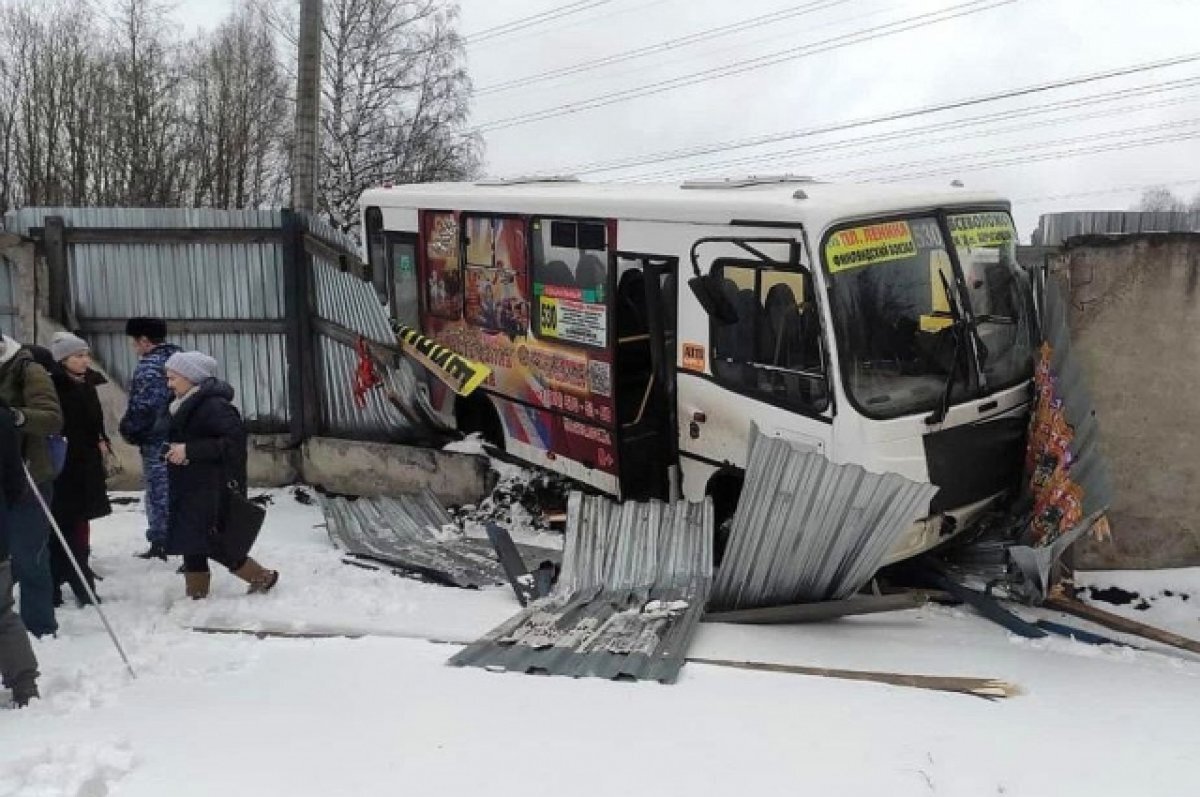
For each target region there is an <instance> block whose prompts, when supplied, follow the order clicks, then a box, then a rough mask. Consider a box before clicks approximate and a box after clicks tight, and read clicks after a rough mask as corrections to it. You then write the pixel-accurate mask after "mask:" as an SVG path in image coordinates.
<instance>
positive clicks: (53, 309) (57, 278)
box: [42, 216, 79, 330]
mask: <svg viewBox="0 0 1200 797" xmlns="http://www.w3.org/2000/svg"><path fill="white" fill-rule="evenodd" d="M42 245H43V246H44V247H45V248H46V270H47V276H48V282H49V285H47V290H46V293H47V296H48V298H49V304H50V307H49V312H50V318H51V319H52V320H54V321H57V322H58V323H60V324H62V325H63V326H64V327H66V328H67V329H70V330H78V329H79V320H78V319H77V318H75V302H74V301H73V300H72V298H71V270H70V268H69V266H68V264H67V232H66V224H65V223H64V222H63V218H62V216H49V217H47V218H46V228H45V231H44V234H43V238H42Z"/></svg>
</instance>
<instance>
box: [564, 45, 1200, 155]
mask: <svg viewBox="0 0 1200 797" xmlns="http://www.w3.org/2000/svg"><path fill="white" fill-rule="evenodd" d="M1197 61H1200V53H1192V54H1189V55H1183V56H1177V57H1175V58H1168V59H1165V60H1162V61H1154V62H1150V63H1144V64H1138V65H1135V66H1130V67H1122V68H1120V69H1112V70H1107V71H1104V72H1095V73H1091V74H1087V75H1082V76H1080V77H1075V78H1066V79H1062V80H1056V81H1052V82H1049V83H1040V84H1035V85H1032V86H1023V87H1021V88H1017V89H1008V90H1005V91H999V92H995V93H992V94H984V95H977V96H975V97H968V98H966V99H961V100H951V101H949V102H944V103H938V104H935V105H925V106H921V107H918V108H907V109H905V110H902V111H893V112H891V113H887V114H881V115H879V116H871V117H863V118H859V119H851V120H849V121H845V122H835V123H833V124H828V125H819V126H817V127H809V128H804V129H800V130H791V131H788V132H783V133H770V134H767V135H762V136H755V137H752V138H743V139H737V140H733V141H723V142H718V143H715V144H703V145H698V146H694V147H688V148H683V149H676V150H666V151H661V152H657V153H648V154H646V155H636V156H630V157H626V158H618V159H614V160H610V161H593V162H591V163H584V164H581V165H578V166H575V167H565V168H560V169H556V170H554V173H555V174H595V173H599V172H611V171H616V170H618V169H630V168H633V167H636V166H647V165H652V164H657V163H666V162H668V161H673V160H683V159H684V158H691V157H697V156H700V155H711V154H716V153H722V152H728V151H731V150H735V149H748V148H750V147H758V146H763V145H765V144H775V143H778V142H781V141H790V140H792V139H797V138H810V137H813V136H818V135H823V134H826V133H840V132H843V131H845V130H852V129H854V128H858V127H867V126H869V125H877V124H884V123H886V122H899V121H902V120H904V119H912V118H915V117H919V116H927V115H929V114H934V113H941V112H943V111H954V110H959V109H961V108H969V107H971V106H974V105H983V104H984V103H989V102H997V101H1000V100H1009V99H1016V98H1017V97H1026V96H1030V95H1034V94H1041V93H1045V92H1047V91H1054V90H1057V89H1063V88H1071V87H1074V86H1081V85H1085V84H1087V83H1095V82H1097V81H1101V80H1110V79H1113V78H1118V77H1126V76H1129V75H1135V74H1140V73H1142V72H1149V71H1152V70H1155V69H1165V68H1168V67H1172V66H1180V65H1183V64H1190V63H1195V62H1197Z"/></svg>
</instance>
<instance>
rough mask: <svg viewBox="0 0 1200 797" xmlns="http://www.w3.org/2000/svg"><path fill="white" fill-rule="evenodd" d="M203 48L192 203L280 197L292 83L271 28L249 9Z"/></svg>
mask: <svg viewBox="0 0 1200 797" xmlns="http://www.w3.org/2000/svg"><path fill="white" fill-rule="evenodd" d="M197 50H198V52H197V53H196V54H195V55H194V62H193V67H192V72H191V80H190V83H191V86H192V92H193V97H192V100H191V108H192V125H191V127H192V129H193V131H194V134H193V140H192V151H191V157H192V159H193V161H194V162H195V164H196V170H197V171H196V173H195V179H194V183H193V185H192V202H193V203H194V204H197V205H213V206H216V207H237V208H241V207H251V206H256V205H261V204H265V203H269V202H273V201H277V200H279V199H280V198H281V197H280V195H279V193H278V189H279V186H280V182H281V181H280V176H281V172H282V171H283V170H284V168H285V164H286V158H285V157H284V155H283V148H284V145H285V144H284V142H285V137H284V136H283V135H282V132H281V127H282V126H283V124H282V123H283V120H284V118H285V117H286V113H287V103H286V91H287V88H286V83H285V82H284V78H283V72H282V69H281V68H280V66H279V62H278V59H277V58H276V52H275V42H274V39H273V37H272V34H271V32H270V30H269V29H268V28H267V26H266V24H265V22H264V21H263V19H262V17H261V16H259V15H256V14H253V13H250V12H249V11H247V10H245V9H243V10H242V11H241V12H239V13H237V14H236V15H234V16H233V17H231V18H230V19H229V20H227V21H226V22H225V23H224V24H222V25H221V26H220V27H219V28H218V29H217V31H216V32H215V34H214V35H213V36H212V37H211V39H209V40H208V41H206V42H203V43H202V44H201V45H200V46H199V47H198V48H197Z"/></svg>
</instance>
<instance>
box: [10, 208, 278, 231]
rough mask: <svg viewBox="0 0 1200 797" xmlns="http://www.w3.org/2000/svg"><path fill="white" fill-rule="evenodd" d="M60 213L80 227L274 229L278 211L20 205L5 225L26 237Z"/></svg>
mask: <svg viewBox="0 0 1200 797" xmlns="http://www.w3.org/2000/svg"><path fill="white" fill-rule="evenodd" d="M51 216H61V217H62V218H63V223H64V224H66V226H68V227H81V228H101V229H111V228H130V229H151V230H152V229H162V228H189V229H201V228H222V229H264V230H270V229H277V228H278V227H279V226H280V219H281V218H282V217H281V214H280V211H278V210H218V209H215V208H186V209H185V208H67V207H58V208H22V209H20V210H12V211H9V212H8V213H7V214H5V216H4V225H5V228H6V229H7V230H8V231H9V232H15V233H17V234H18V235H24V236H26V237H28V236H29V232H30V231H31V230H32V229H34V228H35V227H45V226H46V219H47V218H49V217H51Z"/></svg>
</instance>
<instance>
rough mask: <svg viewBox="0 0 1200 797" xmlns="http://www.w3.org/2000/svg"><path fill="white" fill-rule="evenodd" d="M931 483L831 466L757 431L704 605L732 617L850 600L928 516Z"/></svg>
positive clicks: (795, 447) (831, 464)
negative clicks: (908, 531) (908, 532)
mask: <svg viewBox="0 0 1200 797" xmlns="http://www.w3.org/2000/svg"><path fill="white" fill-rule="evenodd" d="M936 493H937V487H935V486H934V485H932V484H922V483H918V482H912V481H909V480H908V479H906V478H904V477H903V476H900V475H898V474H895V473H888V474H884V475H877V474H873V473H868V472H867V471H865V470H863V469H862V468H860V467H858V466H857V465H836V464H834V463H832V462H830V461H829V460H828V459H826V458H825V457H823V456H822V455H820V454H817V453H814V452H813V451H812V450H811V449H807V448H801V447H798V446H795V445H793V444H792V443H790V442H788V441H787V440H784V439H782V438H778V437H767V436H765V435H762V434H760V433H759V432H758V431H757V429H756V430H755V431H754V432H753V434H752V439H751V443H750V456H749V465H748V467H747V469H746V481H745V484H744V486H743V488H742V496H741V500H739V501H738V506H737V510H736V512H735V513H734V517H733V527H732V530H731V532H730V538H729V547H728V549H727V550H726V553H725V558H724V561H723V562H722V563H721V567H720V569H719V571H718V572H717V576H716V580H715V582H714V584H713V590H712V595H711V597H710V599H709V605H710V607H711V608H712V609H713V610H721V611H731V610H735V609H752V608H759V607H764V606H783V605H788V604H794V603H806V602H813V601H827V600H840V599H843V598H848V597H850V596H851V595H853V594H854V593H856V592H858V590H859V589H861V588H862V587H863V585H864V584H866V583H867V582H868V581H869V580H870V578H871V576H873V575H874V574H875V571H877V570H878V569H879V567H880V566H881V564H882V563H883V560H884V557H886V556H887V554H888V552H889V551H891V550H892V548H893V547H894V546H895V544H896V542H897V540H899V538H900V536H901V535H902V534H903V533H904V531H905V530H906V529H908V528H909V527H910V526H911V525H912V524H913V523H914V522H915V521H916V520H918V519H920V518H921V517H924V516H925V515H926V514H928V511H929V502H930V501H931V500H932V499H933V496H934V495H935V494H936Z"/></svg>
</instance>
